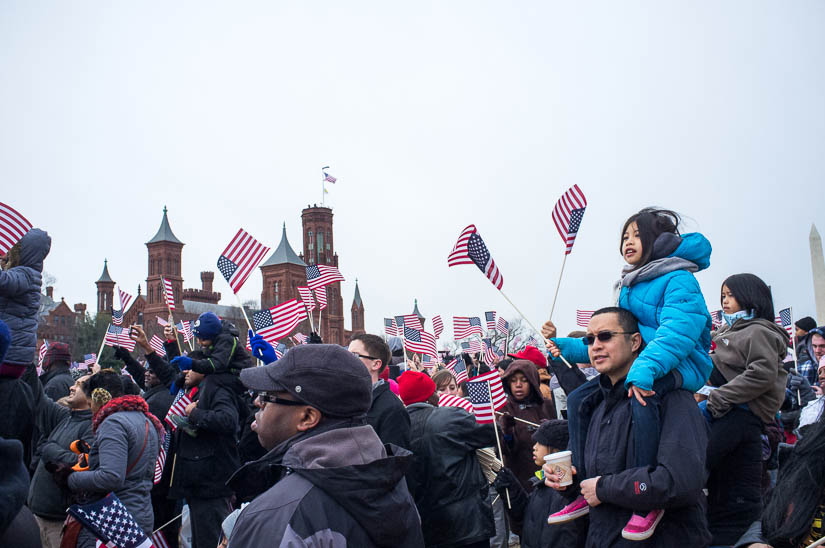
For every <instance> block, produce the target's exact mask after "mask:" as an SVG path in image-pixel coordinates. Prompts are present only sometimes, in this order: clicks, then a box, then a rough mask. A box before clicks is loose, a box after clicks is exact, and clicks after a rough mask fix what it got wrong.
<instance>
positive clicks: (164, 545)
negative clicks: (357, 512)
mask: <svg viewBox="0 0 825 548" xmlns="http://www.w3.org/2000/svg"><path fill="white" fill-rule="evenodd" d="M152 544H153V545H154V547H155V548H169V543H168V542H166V537H164V536H163V531H155V532H154V533H152Z"/></svg>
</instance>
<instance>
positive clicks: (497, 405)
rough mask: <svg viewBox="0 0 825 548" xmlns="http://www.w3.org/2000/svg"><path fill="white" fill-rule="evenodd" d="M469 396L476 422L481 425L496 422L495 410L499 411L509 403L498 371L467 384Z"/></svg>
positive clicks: (480, 376)
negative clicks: (491, 397)
mask: <svg viewBox="0 0 825 548" xmlns="http://www.w3.org/2000/svg"><path fill="white" fill-rule="evenodd" d="M488 387H489V388H488ZM491 393H492V396H493V402H492V407H491V404H490V395H491ZM467 394H468V395H469V399H470V401H471V402H472V404H473V412H474V413H475V415H476V420H477V421H478V422H481V423H491V422H494V421H495V420H496V416H495V413H494V412H493V409H495V410H496V411H498V410H499V409H501V408H502V407H504V405H505V404H506V403H507V395H506V394H505V393H504V386H502V384H501V376H500V375H499V373H498V371H496V370H493V371H490V372H488V373H484V374H483V375H478V376H477V377H473V378H472V379H470V380H469V381H468V382H467Z"/></svg>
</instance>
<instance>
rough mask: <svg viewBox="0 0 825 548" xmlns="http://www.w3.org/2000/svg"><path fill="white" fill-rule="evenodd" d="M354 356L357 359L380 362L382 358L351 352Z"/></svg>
mask: <svg viewBox="0 0 825 548" xmlns="http://www.w3.org/2000/svg"><path fill="white" fill-rule="evenodd" d="M351 354H352V355H353V356H355V357H356V358H364V359H365V360H380V359H381V358H376V357H375V356H365V355H364V354H359V353H358V352H351Z"/></svg>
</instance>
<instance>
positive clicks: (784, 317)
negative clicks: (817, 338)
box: [776, 308, 793, 337]
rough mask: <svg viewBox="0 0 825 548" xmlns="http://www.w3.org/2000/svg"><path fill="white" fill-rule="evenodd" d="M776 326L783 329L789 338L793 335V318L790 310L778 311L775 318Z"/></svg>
mask: <svg viewBox="0 0 825 548" xmlns="http://www.w3.org/2000/svg"><path fill="white" fill-rule="evenodd" d="M776 324H777V325H778V326H779V327H784V328H785V331H787V332H788V336H789V337H790V336H792V335H793V317H792V313H791V309H790V308H783V309H782V310H780V311H779V314H778V315H777V316H776Z"/></svg>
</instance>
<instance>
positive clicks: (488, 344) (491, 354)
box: [481, 339, 498, 365]
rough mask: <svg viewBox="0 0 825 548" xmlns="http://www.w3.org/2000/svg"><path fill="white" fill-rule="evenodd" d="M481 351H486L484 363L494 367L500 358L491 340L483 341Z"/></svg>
mask: <svg viewBox="0 0 825 548" xmlns="http://www.w3.org/2000/svg"><path fill="white" fill-rule="evenodd" d="M481 349H482V350H483V351H484V363H486V364H487V365H493V364H494V363H495V362H496V360H497V358H498V356H497V355H496V351H495V349H494V348H493V342H492V341H491V340H490V339H481Z"/></svg>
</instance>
